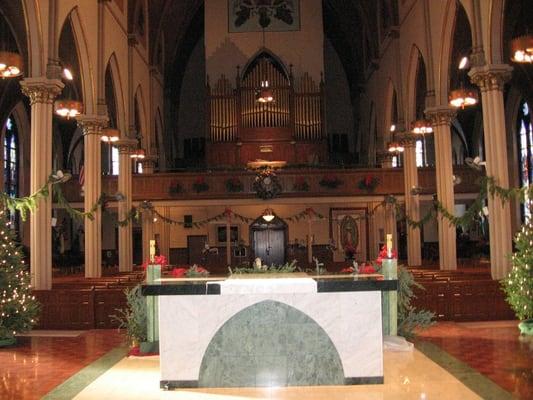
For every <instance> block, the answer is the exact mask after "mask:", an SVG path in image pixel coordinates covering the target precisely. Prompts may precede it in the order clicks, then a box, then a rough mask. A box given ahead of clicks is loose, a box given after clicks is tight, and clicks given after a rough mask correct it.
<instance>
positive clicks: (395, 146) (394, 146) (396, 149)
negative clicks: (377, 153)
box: [387, 142, 405, 154]
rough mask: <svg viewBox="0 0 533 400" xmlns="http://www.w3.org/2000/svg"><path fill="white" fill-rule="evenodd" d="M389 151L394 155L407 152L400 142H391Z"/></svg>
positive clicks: (388, 146) (388, 147)
mask: <svg viewBox="0 0 533 400" xmlns="http://www.w3.org/2000/svg"><path fill="white" fill-rule="evenodd" d="M387 149H388V150H389V153H394V154H398V153H403V151H404V150H405V148H404V147H403V145H402V144H401V143H400V142H389V144H388V145H387Z"/></svg>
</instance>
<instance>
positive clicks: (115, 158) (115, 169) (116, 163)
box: [111, 146, 119, 175]
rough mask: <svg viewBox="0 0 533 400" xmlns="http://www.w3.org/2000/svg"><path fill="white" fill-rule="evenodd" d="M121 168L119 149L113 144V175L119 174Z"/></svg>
mask: <svg viewBox="0 0 533 400" xmlns="http://www.w3.org/2000/svg"><path fill="white" fill-rule="evenodd" d="M118 170H119V157H118V149H117V148H116V147H115V146H113V147H112V148H111V175H118Z"/></svg>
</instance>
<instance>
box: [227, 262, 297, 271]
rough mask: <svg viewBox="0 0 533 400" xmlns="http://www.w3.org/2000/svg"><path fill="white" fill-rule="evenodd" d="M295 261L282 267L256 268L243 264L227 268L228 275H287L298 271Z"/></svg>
mask: <svg viewBox="0 0 533 400" xmlns="http://www.w3.org/2000/svg"><path fill="white" fill-rule="evenodd" d="M296 263H297V261H296V260H292V261H291V262H287V263H285V264H283V265H270V266H268V265H261V266H256V265H255V264H252V265H250V264H243V265H241V266H239V267H234V268H231V267H228V269H229V274H230V275H233V274H236V275H238V274H288V273H291V272H296V271H299V269H298V267H297V266H296Z"/></svg>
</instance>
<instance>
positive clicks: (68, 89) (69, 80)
mask: <svg viewBox="0 0 533 400" xmlns="http://www.w3.org/2000/svg"><path fill="white" fill-rule="evenodd" d="M61 76H62V77H63V79H64V80H66V82H65V89H64V90H65V98H63V99H58V100H56V101H55V102H54V111H55V113H56V114H57V115H59V116H60V117H62V118H66V119H70V118H75V117H77V116H78V115H80V114H81V113H82V112H83V103H82V102H81V101H79V100H76V99H73V98H72V97H73V96H72V85H73V84H74V82H73V80H74V76H73V75H72V72H71V70H70V69H69V68H66V67H64V68H63V70H62V74H61Z"/></svg>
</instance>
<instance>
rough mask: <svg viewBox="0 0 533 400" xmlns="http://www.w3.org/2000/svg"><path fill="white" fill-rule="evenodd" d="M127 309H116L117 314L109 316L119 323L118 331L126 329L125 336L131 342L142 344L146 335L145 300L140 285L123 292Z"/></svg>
mask: <svg viewBox="0 0 533 400" xmlns="http://www.w3.org/2000/svg"><path fill="white" fill-rule="evenodd" d="M124 294H125V295H126V301H127V303H128V307H127V308H117V309H116V311H117V313H118V314H113V315H110V317H111V319H112V320H113V321H117V322H118V323H119V329H122V328H125V329H126V336H127V338H128V339H129V340H130V342H131V343H133V342H137V343H140V342H144V341H146V338H147V335H148V325H147V310H146V298H145V297H144V296H143V295H142V294H141V285H140V284H139V285H137V286H135V287H133V288H131V289H126V290H124Z"/></svg>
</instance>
